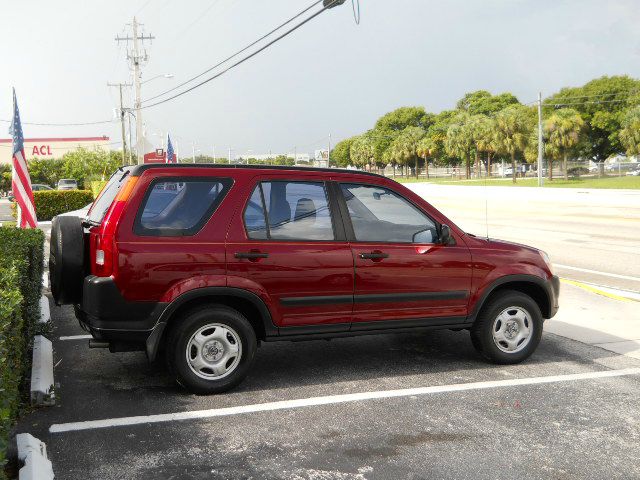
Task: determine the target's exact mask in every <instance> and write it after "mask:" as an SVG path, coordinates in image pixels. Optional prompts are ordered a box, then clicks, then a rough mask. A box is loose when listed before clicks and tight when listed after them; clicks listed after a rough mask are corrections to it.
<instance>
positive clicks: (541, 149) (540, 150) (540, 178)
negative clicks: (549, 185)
mask: <svg viewBox="0 0 640 480" xmlns="http://www.w3.org/2000/svg"><path fill="white" fill-rule="evenodd" d="M543 152H544V145H543V144H542V92H538V186H539V187H542V186H543V185H544V176H543V175H542V164H543V162H544V160H543V158H542V157H543Z"/></svg>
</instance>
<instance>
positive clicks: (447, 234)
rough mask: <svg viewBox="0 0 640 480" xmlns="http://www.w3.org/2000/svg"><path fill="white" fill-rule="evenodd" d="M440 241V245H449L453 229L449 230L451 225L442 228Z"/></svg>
mask: <svg viewBox="0 0 640 480" xmlns="http://www.w3.org/2000/svg"><path fill="white" fill-rule="evenodd" d="M439 240H440V244H442V245H449V242H450V241H451V229H450V228H449V225H441V226H440V238H439Z"/></svg>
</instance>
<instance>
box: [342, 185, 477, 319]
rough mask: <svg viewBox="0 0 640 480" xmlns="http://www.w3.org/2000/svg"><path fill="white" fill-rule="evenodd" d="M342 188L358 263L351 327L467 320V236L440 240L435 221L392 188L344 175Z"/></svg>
mask: <svg viewBox="0 0 640 480" xmlns="http://www.w3.org/2000/svg"><path fill="white" fill-rule="evenodd" d="M339 192H340V193H341V195H342V197H341V199H340V202H341V204H342V209H343V215H345V216H347V217H348V219H349V220H350V225H347V234H348V236H349V237H350V238H351V240H352V241H351V246H352V254H353V258H354V263H355V270H356V278H355V291H354V313H353V322H354V323H353V325H352V330H358V329H364V328H376V327H379V326H380V325H371V324H370V323H371V322H392V324H391V325H390V326H400V325H402V323H400V322H404V324H406V325H407V326H414V325H435V324H456V323H463V322H464V321H465V320H466V319H465V317H466V315H467V303H468V298H469V290H470V287H471V273H472V270H471V269H472V266H471V255H470V253H469V251H468V249H467V247H466V246H465V245H464V243H463V242H459V243H457V244H456V243H455V239H454V244H449V245H440V244H438V241H437V239H438V235H439V234H438V232H439V225H438V224H437V222H436V221H435V220H433V219H432V218H431V217H430V216H429V215H428V214H427V213H426V212H425V211H423V210H422V209H421V208H420V207H419V206H417V205H415V204H414V203H412V202H410V201H409V200H407V199H406V198H404V197H403V196H402V195H400V194H398V193H397V192H395V191H394V190H392V189H390V188H387V187H383V186H379V185H375V184H362V183H341V184H340V187H339ZM344 210H347V212H348V213H347V214H345V213H344ZM349 230H351V231H349Z"/></svg>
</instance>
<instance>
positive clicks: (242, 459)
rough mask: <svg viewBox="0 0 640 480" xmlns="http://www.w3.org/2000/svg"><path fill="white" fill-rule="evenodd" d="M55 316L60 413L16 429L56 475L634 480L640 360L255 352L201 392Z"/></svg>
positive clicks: (447, 335)
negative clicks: (222, 384)
mask: <svg viewBox="0 0 640 480" xmlns="http://www.w3.org/2000/svg"><path fill="white" fill-rule="evenodd" d="M52 315H53V322H54V325H55V327H54V328H55V331H54V335H53V338H54V349H55V358H56V362H57V365H56V381H57V382H58V383H59V387H58V389H57V405H56V406H55V407H53V408H49V409H42V410H38V411H36V412H34V413H33V414H31V415H29V416H28V417H26V418H24V419H23V421H22V423H21V424H20V425H18V428H17V431H23V432H25V431H26V432H30V433H32V434H33V435H35V436H37V437H38V438H40V439H41V440H43V441H45V442H46V444H47V448H48V452H49V456H50V458H51V460H52V461H53V465H54V471H55V474H56V478H59V479H87V478H101V479H159V478H162V479H229V478H234V479H235V478H246V479H249V478H253V479H261V478H265V479H309V480H311V479H322V480H324V479H379V478H384V479H390V478H409V479H423V478H424V479H427V478H429V479H430V478H457V479H463V478H469V479H485V478H486V479H495V478H501V479H504V478H514V479H515V478H518V479H528V478H531V479H534V478H535V479H539V478H550V479H574V478H581V479H583V478H593V479H601V478H625V479H627V478H638V477H640V465H639V464H638V461H637V458H638V454H639V453H640V402H638V399H637V397H638V393H639V392H640V360H637V359H634V358H630V357H627V356H621V355H617V354H615V353H612V352H609V351H607V350H603V349H601V348H599V347H594V346H589V345H585V344H583V343H579V342H576V341H573V340H569V339H565V338H563V337H559V336H556V335H553V334H549V333H547V334H545V336H544V338H543V340H542V343H541V345H540V347H539V348H538V350H537V352H536V353H535V354H534V355H533V357H532V358H531V359H530V360H529V361H527V362H525V363H524V364H521V365H516V366H508V367H504V366H495V365H490V364H487V363H485V362H484V361H483V360H482V359H481V358H480V357H479V356H478V355H477V354H476V352H475V351H474V350H473V348H472V346H471V344H470V342H469V339H468V334H467V332H464V331H462V332H452V331H438V332H425V333H419V334H415V333H414V334H398V335H384V336H368V337H359V338H352V339H349V338H343V339H335V340H332V341H330V342H327V341H324V340H321V341H312V342H299V343H288V342H283V343H275V344H263V345H262V346H261V348H260V349H259V351H258V354H257V358H256V362H255V365H254V368H253V370H252V372H251V373H250V375H249V377H248V378H247V380H246V381H245V382H244V383H243V384H241V385H240V387H238V388H237V389H236V390H234V391H232V392H230V393H227V394H224V395H218V396H195V395H191V394H188V393H186V392H185V391H183V390H182V389H181V388H180V387H178V386H177V385H175V384H173V382H172V380H171V379H170V378H168V377H167V375H166V373H165V371H164V368H163V366H162V365H161V364H158V363H156V364H149V363H148V362H147V360H146V358H145V356H144V354H143V353H142V352H140V353H137V352H132V353H120V354H110V353H109V352H108V351H106V350H95V349H94V350H90V349H88V348H87V340H86V339H64V340H61V339H60V337H68V336H75V335H82V334H84V332H83V331H82V330H80V328H79V327H78V325H77V323H76V321H75V318H74V316H73V313H72V310H71V309H70V308H68V307H63V308H57V307H54V308H52ZM551 321H553V320H551ZM629 369H631V370H629ZM634 369H635V370H634ZM608 375H615V376H608ZM538 378H541V379H542V380H536V379H538ZM531 379H534V380H531ZM487 382H496V383H487ZM537 382H544V383H537ZM549 382H552V383H549ZM461 385H462V386H461ZM402 389H418V390H413V391H409V392H406V391H401V392H398V390H402ZM420 389H421V390H420ZM371 392H374V393H373V394H372V393H371ZM376 392H378V393H376ZM379 392H384V393H382V394H380V393H379ZM356 393H358V394H363V395H362V396H361V397H362V398H361V399H360V400H357V401H345V400H346V399H345V397H341V395H345V394H356ZM326 396H330V398H328V399H327V398H321V399H320V400H318V398H319V397H326ZM376 396H378V397H379V398H372V397H376ZM347 399H348V397H347ZM287 400H300V401H299V402H291V403H289V404H282V403H274V402H283V401H287ZM314 403H316V404H314ZM256 405H259V406H258V407H255V406H256ZM246 406H253V407H248V408H237V407H246ZM229 407H235V408H231V409H228V408H229ZM225 408H227V410H221V409H225ZM276 408H277V409H276ZM185 412H186V413H185ZM166 414H178V415H181V416H182V417H184V416H189V415H191V416H193V417H194V418H187V419H180V417H177V418H176V417H173V416H171V415H166ZM131 417H140V418H131ZM114 419H120V420H114ZM94 420H104V422H102V423H98V424H92V423H82V422H86V421H94ZM78 422H80V423H78ZM118 422H120V423H121V425H120V426H118V425H115V424H116V423H118ZM96 427H100V428H96Z"/></svg>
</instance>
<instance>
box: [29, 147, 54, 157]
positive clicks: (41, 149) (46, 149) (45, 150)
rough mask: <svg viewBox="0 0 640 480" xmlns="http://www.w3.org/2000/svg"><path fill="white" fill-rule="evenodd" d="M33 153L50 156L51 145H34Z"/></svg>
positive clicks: (34, 154)
mask: <svg viewBox="0 0 640 480" xmlns="http://www.w3.org/2000/svg"><path fill="white" fill-rule="evenodd" d="M31 155H33V156H43V155H46V156H48V157H50V156H51V155H52V153H51V145H39V146H38V145H34V146H33V149H32V150H31Z"/></svg>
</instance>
